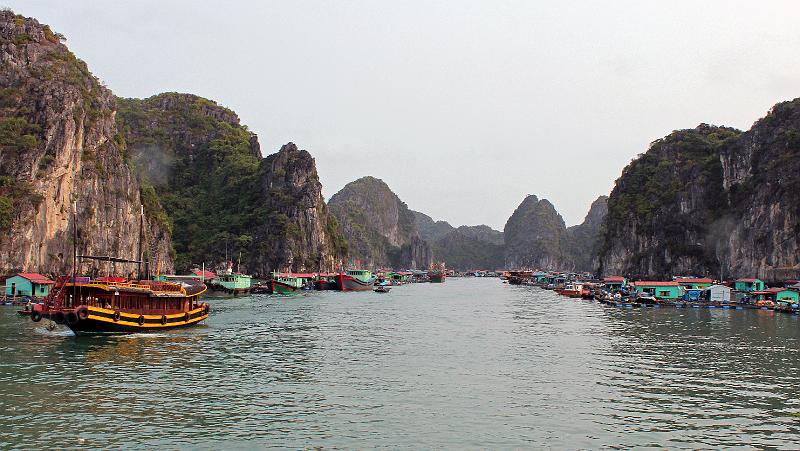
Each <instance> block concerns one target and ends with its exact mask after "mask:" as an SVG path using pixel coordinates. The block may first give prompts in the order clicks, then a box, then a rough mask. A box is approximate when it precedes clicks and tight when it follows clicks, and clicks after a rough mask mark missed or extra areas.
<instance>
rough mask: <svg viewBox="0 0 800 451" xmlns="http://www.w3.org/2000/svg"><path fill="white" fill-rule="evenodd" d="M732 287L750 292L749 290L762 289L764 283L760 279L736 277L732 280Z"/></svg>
mask: <svg viewBox="0 0 800 451" xmlns="http://www.w3.org/2000/svg"><path fill="white" fill-rule="evenodd" d="M733 288H734V289H736V290H737V291H744V292H751V291H764V290H765V289H766V285H765V284H764V281H763V280H761V279H737V280H736V282H734V285H733Z"/></svg>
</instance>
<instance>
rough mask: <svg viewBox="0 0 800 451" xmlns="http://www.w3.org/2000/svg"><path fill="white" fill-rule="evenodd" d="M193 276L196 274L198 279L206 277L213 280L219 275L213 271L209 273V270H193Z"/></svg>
mask: <svg viewBox="0 0 800 451" xmlns="http://www.w3.org/2000/svg"><path fill="white" fill-rule="evenodd" d="M192 274H194V275H195V276H197V277H205V278H206V279H213V278H215V277H217V275H216V274H214V272H212V271H208V270H206V271H203V270H200V269H195V270H193V271H192Z"/></svg>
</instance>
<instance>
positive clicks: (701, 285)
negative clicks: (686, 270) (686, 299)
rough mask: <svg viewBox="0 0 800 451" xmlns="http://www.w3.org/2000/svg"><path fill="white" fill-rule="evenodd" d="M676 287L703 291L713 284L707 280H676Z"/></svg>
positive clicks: (688, 278)
mask: <svg viewBox="0 0 800 451" xmlns="http://www.w3.org/2000/svg"><path fill="white" fill-rule="evenodd" d="M675 282H678V285H680V286H682V287H683V288H684V289H685V290H705V289H706V288H708V287H710V286H711V285H713V284H714V281H713V280H711V279H708V278H702V279H699V278H690V277H687V278H678V279H676V280H675Z"/></svg>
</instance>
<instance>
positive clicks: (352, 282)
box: [336, 269, 375, 291]
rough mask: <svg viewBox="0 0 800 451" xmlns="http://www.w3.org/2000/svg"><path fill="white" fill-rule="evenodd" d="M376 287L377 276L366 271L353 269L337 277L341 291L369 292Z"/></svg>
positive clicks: (337, 285)
mask: <svg viewBox="0 0 800 451" xmlns="http://www.w3.org/2000/svg"><path fill="white" fill-rule="evenodd" d="M373 285H375V276H374V275H372V272H371V271H367V270H365V269H353V270H349V271H347V272H346V273H339V274H338V275H337V276H336V289H337V290H339V291H368V290H372V287H373Z"/></svg>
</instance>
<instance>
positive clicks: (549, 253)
mask: <svg viewBox="0 0 800 451" xmlns="http://www.w3.org/2000/svg"><path fill="white" fill-rule="evenodd" d="M607 211H608V207H607V197H606V196H600V197H599V198H597V200H595V201H594V202H593V203H592V206H591V207H590V209H589V213H588V214H587V215H586V218H585V219H584V221H583V223H581V224H578V225H575V226H572V227H569V228H567V227H566V226H565V224H564V220H563V219H562V218H561V215H559V214H558V212H557V211H556V209H555V207H554V206H553V204H551V203H550V202H549V201H548V200H547V199H541V200H539V198H537V197H536V196H533V195H528V197H526V198H525V200H523V201H522V203H521V204H520V206H519V207H517V209H516V211H514V214H512V215H511V218H509V219H508V222H507V223H506V228H505V233H504V238H505V247H506V252H505V255H506V259H505V262H506V267H507V268H511V269H518V268H528V269H542V270H569V271H577V272H594V271H596V269H597V265H598V257H597V255H598V248H599V246H598V242H599V235H600V233H601V230H602V224H603V220H604V219H605V216H606V213H607Z"/></svg>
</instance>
